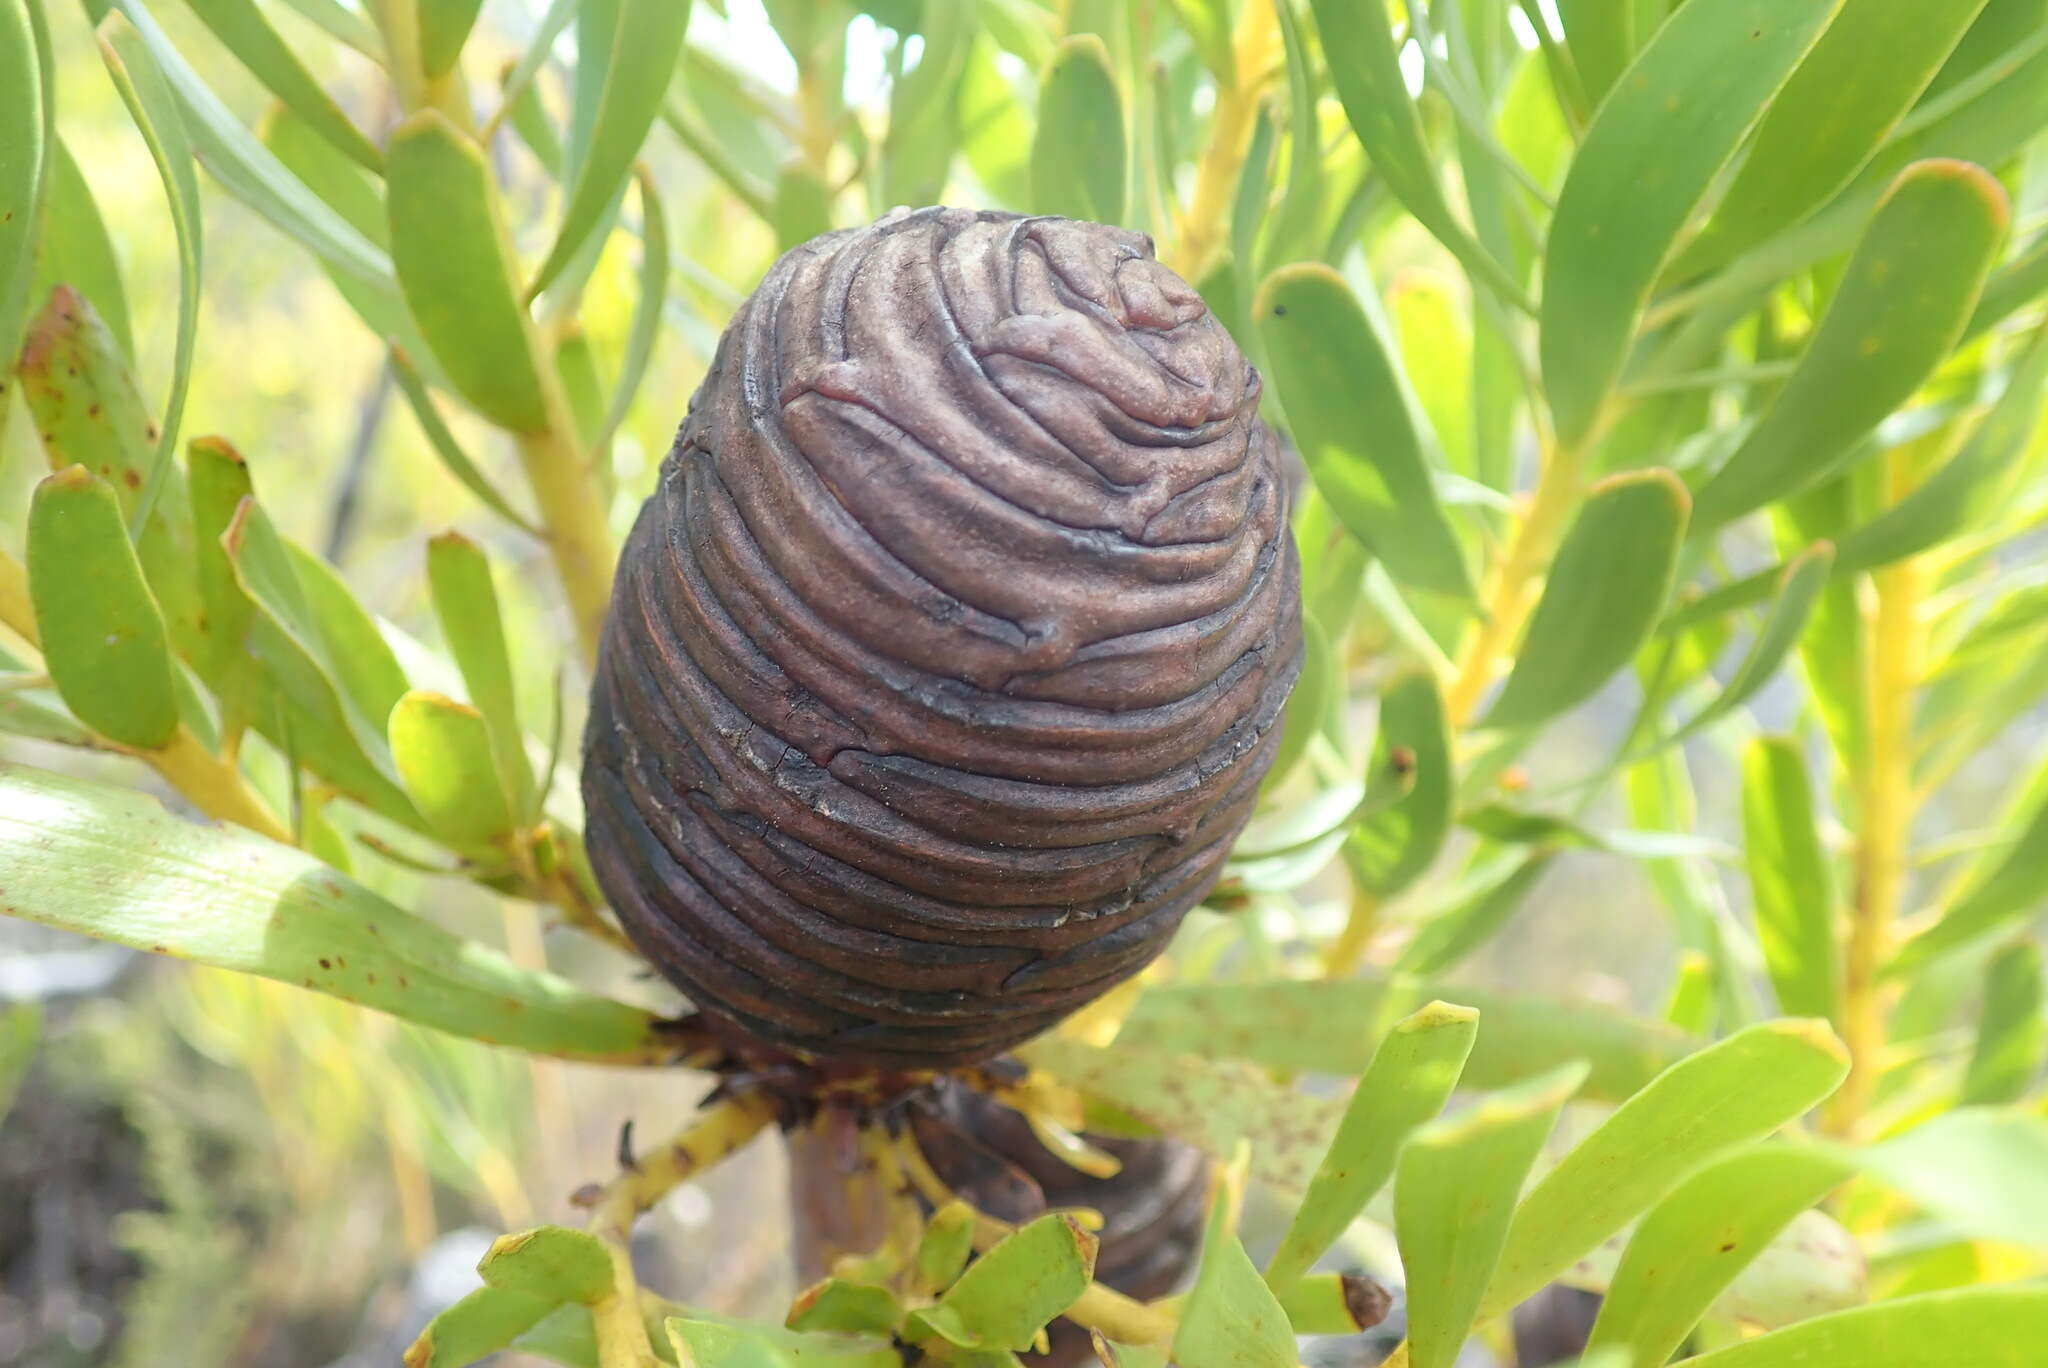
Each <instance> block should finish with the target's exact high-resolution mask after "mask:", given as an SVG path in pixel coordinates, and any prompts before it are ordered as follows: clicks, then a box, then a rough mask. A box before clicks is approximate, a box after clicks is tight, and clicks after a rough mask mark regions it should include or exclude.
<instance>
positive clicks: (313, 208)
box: [113, 0, 391, 292]
mask: <svg viewBox="0 0 2048 1368" xmlns="http://www.w3.org/2000/svg"><path fill="white" fill-rule="evenodd" d="M113 4H114V7H115V8H116V9H118V10H120V11H121V13H122V14H124V15H126V16H127V17H128V19H129V20H130V21H131V22H132V23H133V24H134V26H135V28H136V30H137V31H138V32H139V33H140V35H141V39H142V42H143V44H144V45H145V46H147V48H148V50H149V54H150V57H151V58H152V59H153V60H154V62H155V65H156V66H157V68H158V69H159V70H160V71H161V72H162V73H163V79H164V81H165V83H166V84H167V85H168V86H169V87H170V89H171V90H172V91H174V92H175V93H176V95H177V102H178V106H179V108H180V109H181V110H182V111H183V114H184V124H185V129H186V133H187V134H188V136H189V137H190V139H191V143H192V152H193V154H194V155H196V156H197V157H198V158H199V160H200V162H201V163H203V164H204V165H205V167H206V169H207V170H208V171H210V172H212V173H213V177H214V179H216V180H218V181H219V182H220V183H221V185H222V186H223V187H224V188H225V189H226V190H227V191H228V193H229V194H231V195H233V196H235V198H237V199H239V200H241V201H242V202H243V203H244V204H247V205H248V206H249V207H250V208H251V209H254V210H255V211H256V212H257V213H259V214H261V215H262V216H263V217H264V218H266V219H268V220H270V222H271V223H273V224H275V225H276V226H277V227H278V228H279V229H280V230H282V231H283V232H284V233H285V234H286V235H288V236H289V237H291V238H293V239H294V240H296V241H297V242H299V243H301V244H302V245H304V246H305V247H306V248H308V249H309V250H310V251H312V252H313V254H314V255H316V256H318V257H319V258H320V259H321V260H323V261H325V262H327V263H329V264H330V265H332V266H334V267H335V268H336V269H337V270H340V271H343V272H345V273H347V274H349V275H352V276H354V277H356V278H357V279H359V280H361V281H362V282H363V283H364V284H366V285H368V286H371V287H373V288H374V289H377V290H380V291H386V292H388V291H389V290H390V289H391V262H390V260H389V258H387V257H386V256H385V255H384V253H383V252H382V251H380V250H378V249H377V247H376V246H375V245H374V244H373V243H371V242H370V241H369V240H368V239H367V238H365V237H364V236H363V235H362V234H361V233H360V232H358V231H357V230H356V229H355V228H353V227H352V226H350V225H349V224H348V223H347V222H346V221H345V220H343V219H342V218H340V217H339V216H337V215H336V214H335V213H334V211H333V210H331V209H329V208H328V207H327V206H326V205H325V204H323V203H322V202H321V200H320V198H319V196H317V195H315V194H314V193H313V192H312V191H311V190H309V189H307V188H306V186H305V185H304V184H303V183H302V182H300V181H299V180H298V178H297V177H295V176H293V175H292V174H291V173H290V172H289V171H287V170H285V168H284V165H283V164H282V163H281V162H279V161H278V159H277V158H276V156H275V155H273V154H272V153H271V151H270V150H269V149H268V148H266V147H265V146H264V145H263V144H262V143H261V142H259V141H258V140H257V139H256V136H255V135H254V134H253V133H251V132H250V131H249V130H248V129H246V128H244V127H243V126H242V125H241V124H240V123H239V122H237V121H236V119H235V116H234V115H233V114H232V113H231V112H230V111H229V110H228V107H227V106H226V105H224V104H222V103H221V101H220V97H219V96H217V95H215V94H214V93H213V91H212V89H211V88H210V87H209V86H208V85H207V84H206V82H205V81H204V80H202V79H201V78H200V76H199V74H198V73H197V72H195V71H193V70H192V68H191V66H190V65H188V64H187V63H186V61H185V59H184V58H183V57H182V56H180V55H179V53H178V49H177V47H176V46H175V45H174V44H173V43H172V42H171V40H170V39H169V38H168V37H166V36H165V34H164V31H163V30H162V29H161V28H159V27H157V23H156V20H155V19H154V18H152V17H151V16H150V13H149V11H148V10H147V9H146V8H145V7H144V6H143V3H142V0H113ZM131 65H132V63H131Z"/></svg>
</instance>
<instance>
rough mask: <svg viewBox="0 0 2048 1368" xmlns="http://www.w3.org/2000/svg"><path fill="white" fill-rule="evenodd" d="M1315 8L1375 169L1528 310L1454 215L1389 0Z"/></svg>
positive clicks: (1453, 248)
mask: <svg viewBox="0 0 2048 1368" xmlns="http://www.w3.org/2000/svg"><path fill="white" fill-rule="evenodd" d="M1310 8H1311V9H1312V10H1314V12H1315V16H1316V28H1317V30H1318V31H1319V32H1320V33H1321V34H1322V39H1323V55H1324V56H1325V58H1326V59H1327V60H1328V62H1329V66H1330V80H1331V83H1332V84H1333V85H1335V86H1336V87H1337V98H1338V100H1339V101H1340V102H1342V104H1343V106H1344V116H1345V118H1347V119H1348V120H1350V123H1351V131H1352V132H1353V133H1354V134H1356V135H1357V137H1358V141H1359V144H1360V146H1362V147H1364V148H1365V154H1366V156H1367V158H1368V159H1370V161H1371V162H1372V166H1373V170H1374V171H1376V172H1378V173H1379V174H1380V175H1381V176H1383V177H1385V179H1386V182H1387V186H1388V188H1390V189H1391V190H1392V191H1393V192H1394V196H1395V198H1397V199H1399V200H1400V201H1401V203H1402V204H1403V205H1404V206H1405V207H1406V208H1407V210H1408V212H1409V213H1411V214H1413V215H1414V216H1415V219H1416V222H1418V223H1420V224H1421V225H1422V226H1423V227H1425V228H1427V229H1428V230H1429V231H1430V232H1431V233H1434V234H1435V235H1436V238H1437V240H1438V241H1439V242H1441V243H1443V244H1444V246H1445V247H1446V248H1448V249H1449V250H1450V252H1451V254H1452V255H1453V256H1455V257H1457V258H1458V260H1459V262H1460V263H1462V264H1463V265H1464V267H1465V269H1466V270H1467V272H1469V273H1470V274H1471V275H1472V276H1473V278H1474V279H1476V280H1478V281H1481V282H1483V283H1484V284H1485V285H1486V286H1487V287H1488V288H1490V289H1492V290H1494V291H1496V292H1497V293H1499V294H1500V295H1501V296H1502V297H1503V298H1506V299H1509V300H1513V301H1516V302H1517V303H1522V302H1523V291H1522V287H1521V284H1520V282H1519V281H1517V280H1516V279H1515V278H1514V277H1513V276H1512V275H1510V274H1509V273H1508V271H1507V269H1506V268H1505V267H1503V266H1502V265H1501V264H1500V263H1499V262H1498V261H1496V260H1495V259H1494V258H1493V256H1492V254H1491V253H1489V252H1488V251H1487V250H1486V249H1485V248H1484V247H1482V246H1480V244H1479V242H1478V241H1477V240H1476V239H1475V238H1474V237H1473V236H1472V235H1471V234H1470V233H1469V232H1467V231H1466V230H1465V228H1464V226H1463V225H1462V224H1460V223H1459V222H1458V221H1457V219H1456V217H1455V216H1454V215H1453V214H1452V213H1451V207H1450V203H1449V201H1448V200H1447V199H1446V198H1445V197H1444V188H1443V185H1442V183H1441V182H1440V181H1438V179H1437V172H1436V160H1435V158H1434V157H1432V156H1431V155H1430V151H1429V145H1428V143H1427V141H1426V140H1425V139H1424V137H1423V131H1422V116H1421V113H1420V112H1419V111H1418V110H1417V109H1416V107H1415V102H1414V101H1413V100H1411V99H1410V98H1409V97H1408V87H1407V84H1406V82H1405V81H1404V80H1403V78H1402V75H1401V63H1400V57H1399V53H1398V50H1397V49H1396V48H1395V46H1394V32H1393V24H1392V22H1391V21H1390V20H1389V19H1388V17H1387V10H1386V6H1385V4H1384V2H1383V0H1367V3H1364V4H1358V3H1347V2H1346V0H1311V4H1310Z"/></svg>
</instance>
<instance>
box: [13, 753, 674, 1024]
mask: <svg viewBox="0 0 2048 1368" xmlns="http://www.w3.org/2000/svg"><path fill="white" fill-rule="evenodd" d="M0 888H4V889H6V890H7V893H6V900H7V911H8V912H9V914H10V915H13V916H17V917H22V918H25V919H27V920H29V921H32V922H40V923H42V924H44V925H47V926H56V927H60V928H62V929H64V930H68V931H77V932H81V933H83V934H85V935H89V936H96V937H98V938H100V939H102V940H110V941H114V942H116V943H118V944H121V945H128V946H133V947H134V948H136V949H139V950H149V951H153V952H155V953H157V954H165V955H174V956H177V957H179V958H182V959H190V960H196V961H198V962H199V963H201V964H210V965H213V966H215V967H216V968H222V969H233V970H237V971H239V972H242V973H246V974H257V975H260V976H262V977H264V978H270V979H276V980H278V981H280V982H283V983H291V984H297V985H299V986H302V987H306V988H312V989H315V990H316V991H319V992H323V993H328V994H330V995H332V996H335V997H339V998H343V999H346V1000H348V1001H350V1002H356V1003H360V1004H362V1005H363V1006H366V1007H373V1008H376V1009H377V1010H379V1011H384V1012H389V1013H391V1014H392V1015H394V1016H398V1017H402V1018H404V1019H405V1020H408V1021H415V1022H418V1023H420V1024H421V1025H424V1026H432V1027H435V1028H437V1029H439V1030H444V1031H448V1032H451V1033H453V1034H456V1035H462V1036H468V1037H470V1038H471V1039H475V1040H483V1041H487V1042H490V1043H493V1044H499V1045H505V1046H509V1047H511V1048H514V1049H521V1050H526V1051H528V1052H530V1053H534V1054H545V1055H558V1056H561V1057H564V1058H570V1059H591V1060H606V1061H611V1062H614V1063H632V1062H637V1061H648V1062H651V1061H654V1060H657V1059H661V1058H664V1057H665V1055H666V1047H665V1046H664V1045H662V1044H661V1043H660V1041H659V1039H658V1036H657V1031H656V1023H655V1020H654V1018H653V1017H652V1015H650V1014H649V1013H647V1012H644V1011H642V1010H640V1009H638V1008H634V1007H628V1006H626V1005H624V1004H623V1003H618V1002H613V1001H610V1000H609V999H606V998H601V997H595V996H592V995H591V994H588V993H586V992H584V991H582V990H581V989H579V988H576V987H575V986H574V985H572V984H570V983H568V982H567V981H566V980H563V979H561V978H558V977H556V976H555V975H553V974H548V973H544V972H540V971H536V970H529V969H522V968H520V967H519V966H517V965H515V964H513V963H512V962H511V961H510V960H508V959H506V958H505V957H504V956H502V955H500V954H499V953H498V952H497V951H495V950H491V949H488V948H486V947H484V946H481V945H478V944H475V943H473V942H469V941H464V940H460V939H458V938H456V937H454V936H451V935H450V934H448V933H447V932H446V931H443V930H441V929H440V928H439V927H436V926H433V925H431V924H430V923H428V922H425V921H422V920H420V919H419V918H417V917H415V916H413V915H412V914H410V913H408V912H405V911H403V910H401V909H400V908H398V907H395V906H393V905H392V904H390V903H388V902H385V901H384V900H383V899H381V898H379V897H377V896H376V895H375V894H373V893H371V892H370V891H369V890H367V889H365V888H363V887H361V886H359V885H357V884H355V883H353V882H351V881H350V880H349V879H348V878H346V877H345V876H343V875H341V874H339V873H337V872H335V871H334V870H332V869H330V868H328V867H327V866H326V865H323V864H322V863H321V862H320V861H318V860H316V859H314V858H313V857H311V856H309V855H306V854H303V853H301V852H299V851H296V850H293V849H291V848H289V847H287V846H281V845H278V844H276V843H274V842H271V841H267V840H264V839H263V838H262V837H260V836H256V835H253V834H251V833H249V832H245V831H242V830H240V829H239V828H235V827H218V826H199V825H195V824H193V823H191V822H187V821H184V820H182V819H180V818H176V817H173V816H171V815H170V814H169V813H167V812H165V811H164V810H163V808H162V807H161V806H159V805H158V804H157V803H156V802H155V801H154V800H153V799H150V798H146V797H144V796H142V795H140V794H136V793H131V792H128V791H126V790H123V789H118V788H113V787H110V786H107V785H103V784H94V783H88V782H85V781H81V780H76V779H66V778H62V777H59V776H57V775H54V774H46V773H43V772H41V771H38V770H32V769H29V768H26V767H24V766H20V765H5V764H0ZM195 908H204V909H205V915H204V916H195V915H193V909H195Z"/></svg>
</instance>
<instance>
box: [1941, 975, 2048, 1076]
mask: <svg viewBox="0 0 2048 1368" xmlns="http://www.w3.org/2000/svg"><path fill="white" fill-rule="evenodd" d="M2044 1061H2048V992H2044V991H2043V988H2042V975H2041V947H2040V945H2039V944H2038V943H2036V942H2034V941H2031V940H2022V941H2014V942H2013V943H2012V944H2011V945H2008V946H2005V947H2004V948H2002V949H2001V950H1999V952H1998V953H1997V954H1995V955H1993V956H1992V957H1991V963H1990V965H1989V966H1988V967H1987V968H1986V969H1985V971H1984V1003H1983V1005H1982V1006H1981V1007H1979V1008H1978V1010H1977V1040H1976V1043H1975V1044H1974V1045H1973V1046H1972V1047H1971V1050H1970V1062H1969V1065H1968V1066H1967V1068H1966V1069H1965V1070H1964V1072H1963V1091H1962V1098H1961V1100H1962V1102H1963V1104H1964V1105H1965V1106H1971V1105H1976V1104H1980V1103H1986V1104H1988V1103H1995V1102H2017V1101H2019V1100H2020V1099H2021V1098H2023V1097H2025V1096H2026V1095H2027V1093H2028V1091H2029V1090H2030V1089H2031V1088H2032V1087H2033V1085H2034V1080H2035V1079H2037V1078H2039V1077H2040V1075H2041V1068H2042V1065H2043V1063H2044Z"/></svg>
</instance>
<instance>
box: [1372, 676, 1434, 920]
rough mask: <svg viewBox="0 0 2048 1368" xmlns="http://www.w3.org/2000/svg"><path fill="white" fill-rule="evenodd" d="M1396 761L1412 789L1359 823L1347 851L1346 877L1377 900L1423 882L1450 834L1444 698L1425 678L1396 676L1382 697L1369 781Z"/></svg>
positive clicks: (1392, 765) (1385, 771)
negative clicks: (1411, 777)
mask: <svg viewBox="0 0 2048 1368" xmlns="http://www.w3.org/2000/svg"><path fill="white" fill-rule="evenodd" d="M1397 761H1403V762H1405V768H1407V769H1409V770H1410V771H1411V772H1412V773H1413V775H1414V786H1413V787H1412V788H1410V789H1409V791H1408V794H1407V796H1406V797H1404V798H1402V799H1400V800H1399V801H1398V802H1395V803H1393V804H1392V805H1390V806H1388V807H1385V808H1382V809H1380V810H1379V811H1378V812H1375V813H1373V814H1372V815H1371V816H1369V817H1367V818H1366V819H1365V820H1364V821H1362V822H1360V823H1359V824H1358V826H1357V827H1356V828H1355V829H1354V830H1353V831H1352V834H1351V839H1350V841H1349V842H1348V843H1347V844H1346V846H1345V860H1346V862H1347V863H1348V864H1349V866H1350V869H1351V874H1352V877H1353V878H1355V879H1357V880H1358V881H1359V884H1360V886H1362V887H1364V888H1366V889H1368V890H1369V891H1371V892H1372V893H1373V894H1374V895H1375V896H1378V897H1382V898H1384V897H1390V896H1392V895H1393V894H1395V893H1397V892H1399V891H1400V890H1402V889H1403V888H1406V887H1407V886H1408V885H1409V884H1411V883H1413V882H1415V880H1416V879H1417V878H1419V877H1421V875H1422V874H1423V872H1424V871H1426V870H1427V869H1428V868H1429V866H1430V865H1431V863H1433V862H1434V861H1435V859H1436V856H1437V852H1438V851H1440V850H1442V849H1443V844H1444V838H1445V837H1446V836H1448V835H1449V834H1450V830H1451V820H1452V813H1453V804H1454V803H1455V801H1456V798H1457V780H1456V776H1455V774H1454V773H1453V771H1452V758H1451V734H1450V723H1449V720H1448V718H1447V716H1446V714H1445V711H1444V701H1443V691H1442V690H1441V688H1440V687H1439V686H1438V683H1437V680H1436V677H1435V676H1434V675H1432V674H1430V673H1428V672H1427V671H1423V670H1415V671H1410V672H1407V673H1404V674H1401V675H1399V676H1397V677H1395V678H1394V679H1393V680H1392V681H1391V682H1389V683H1388V684H1387V686H1386V687H1385V689H1384V690H1383V691H1382V692H1381V694H1380V719H1379V734H1378V736H1377V737H1376V738H1375V739H1374V741H1373V762H1372V768H1371V770H1370V771H1369V773H1370V774H1372V775H1374V776H1378V775H1381V774H1386V773H1389V772H1390V771H1391V770H1392V769H1394V768H1396V767H1397Z"/></svg>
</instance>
